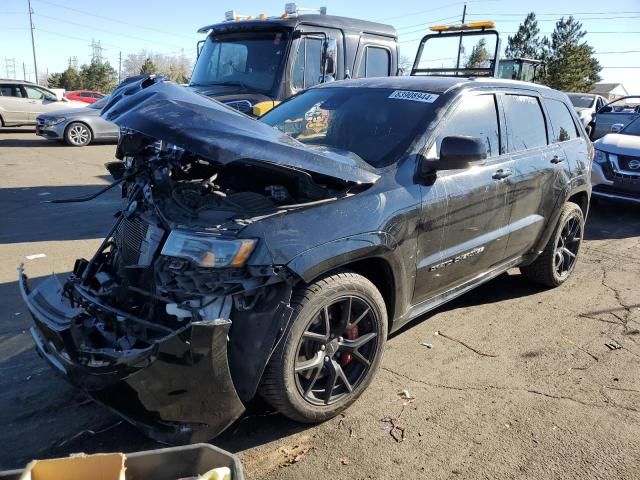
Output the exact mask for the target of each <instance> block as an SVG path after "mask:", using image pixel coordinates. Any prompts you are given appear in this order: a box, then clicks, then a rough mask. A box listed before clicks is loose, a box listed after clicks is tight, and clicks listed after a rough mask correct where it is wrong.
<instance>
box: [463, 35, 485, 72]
mask: <svg viewBox="0 0 640 480" xmlns="http://www.w3.org/2000/svg"><path fill="white" fill-rule="evenodd" d="M490 61H491V54H490V53H489V51H488V50H487V41H486V40H485V39H484V38H481V39H480V40H478V43H477V44H476V46H475V47H473V50H471V55H469V58H468V59H467V63H466V65H465V66H466V68H487V67H489V63H490Z"/></svg>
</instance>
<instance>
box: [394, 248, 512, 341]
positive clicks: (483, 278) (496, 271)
mask: <svg viewBox="0 0 640 480" xmlns="http://www.w3.org/2000/svg"><path fill="white" fill-rule="evenodd" d="M521 263H522V257H516V258H513V259H511V260H508V261H506V262H504V263H501V264H498V265H496V266H494V267H493V268H491V269H490V270H487V271H486V272H484V273H481V274H480V275H478V276H477V277H475V278H472V279H471V280H468V281H466V282H465V283H462V284H460V285H458V286H456V287H453V288H452V289H451V290H448V291H446V292H443V293H440V294H438V295H436V296H435V297H432V298H428V299H427V300H425V301H423V302H420V303H418V304H416V305H413V306H411V308H410V309H409V311H408V312H407V313H406V314H405V315H404V316H403V317H401V318H399V319H397V320H396V321H395V322H393V323H394V325H393V329H392V331H396V330H398V329H399V328H400V327H402V326H404V325H406V324H407V323H409V322H410V321H411V320H413V319H415V318H417V317H419V316H420V315H424V314H425V313H427V312H430V311H431V310H435V309H436V308H438V307H439V306H440V305H443V304H445V303H447V302H449V301H451V300H453V299H454V298H457V297H459V296H460V295H464V294H465V293H467V292H468V291H470V290H473V289H474V288H476V287H477V286H478V285H482V284H483V283H485V282H488V281H489V280H492V279H494V278H496V277H497V276H498V275H500V274H502V273H504V272H506V271H507V270H509V269H510V268H513V267H515V266H517V265H519V264H521Z"/></svg>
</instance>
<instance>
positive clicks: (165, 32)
mask: <svg viewBox="0 0 640 480" xmlns="http://www.w3.org/2000/svg"><path fill="white" fill-rule="evenodd" d="M36 1H37V2H39V3H46V4H48V5H53V6H55V7H59V8H64V9H65V10H70V11H72V12H76V13H81V14H82V15H87V16H90V17H95V18H101V19H102V20H108V21H110V22H115V23H118V24H120V25H128V26H130V27H136V28H140V29H142V30H149V31H150V32H156V33H161V34H163V35H171V36H174V37H182V38H187V39H189V40H193V37H189V36H187V35H182V34H180V33H171V32H167V31H166V30H160V29H157V28H152V27H148V26H145V25H140V24H136V23H129V22H125V21H123V20H122V19H121V18H112V17H107V16H105V15H99V14H97V13H91V12H87V11H86V10H80V9H78V8H72V7H68V6H66V5H61V4H59V3H55V2H50V1H47V0H36Z"/></svg>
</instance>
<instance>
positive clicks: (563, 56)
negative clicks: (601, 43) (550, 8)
mask: <svg viewBox="0 0 640 480" xmlns="http://www.w3.org/2000/svg"><path fill="white" fill-rule="evenodd" d="M586 34H587V32H586V31H584V30H583V29H582V24H581V23H580V22H578V21H577V20H576V19H574V18H573V17H571V16H570V17H568V18H567V19H566V20H565V19H564V17H563V18H561V19H560V20H559V21H558V22H556V27H555V29H554V31H553V33H552V34H551V40H550V41H549V42H548V45H549V59H548V62H547V74H546V78H545V83H546V84H547V85H549V86H550V87H551V88H555V89H557V90H564V91H567V92H588V91H590V90H591V89H592V88H593V86H594V85H595V84H596V83H597V82H599V81H600V71H601V70H602V67H601V66H600V62H598V60H597V59H596V58H595V56H594V50H593V47H591V46H590V45H589V44H587V42H584V41H583V38H584V36H585V35H586Z"/></svg>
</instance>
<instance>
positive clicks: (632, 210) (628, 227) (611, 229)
mask: <svg viewBox="0 0 640 480" xmlns="http://www.w3.org/2000/svg"><path fill="white" fill-rule="evenodd" d="M639 235H640V205H634V204H629V203H623V202H612V201H608V200H601V199H598V200H597V201H595V202H594V201H592V202H591V208H590V211H589V217H588V218H587V225H586V227H585V232H584V238H585V240H607V239H622V238H629V237H636V236H639Z"/></svg>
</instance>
